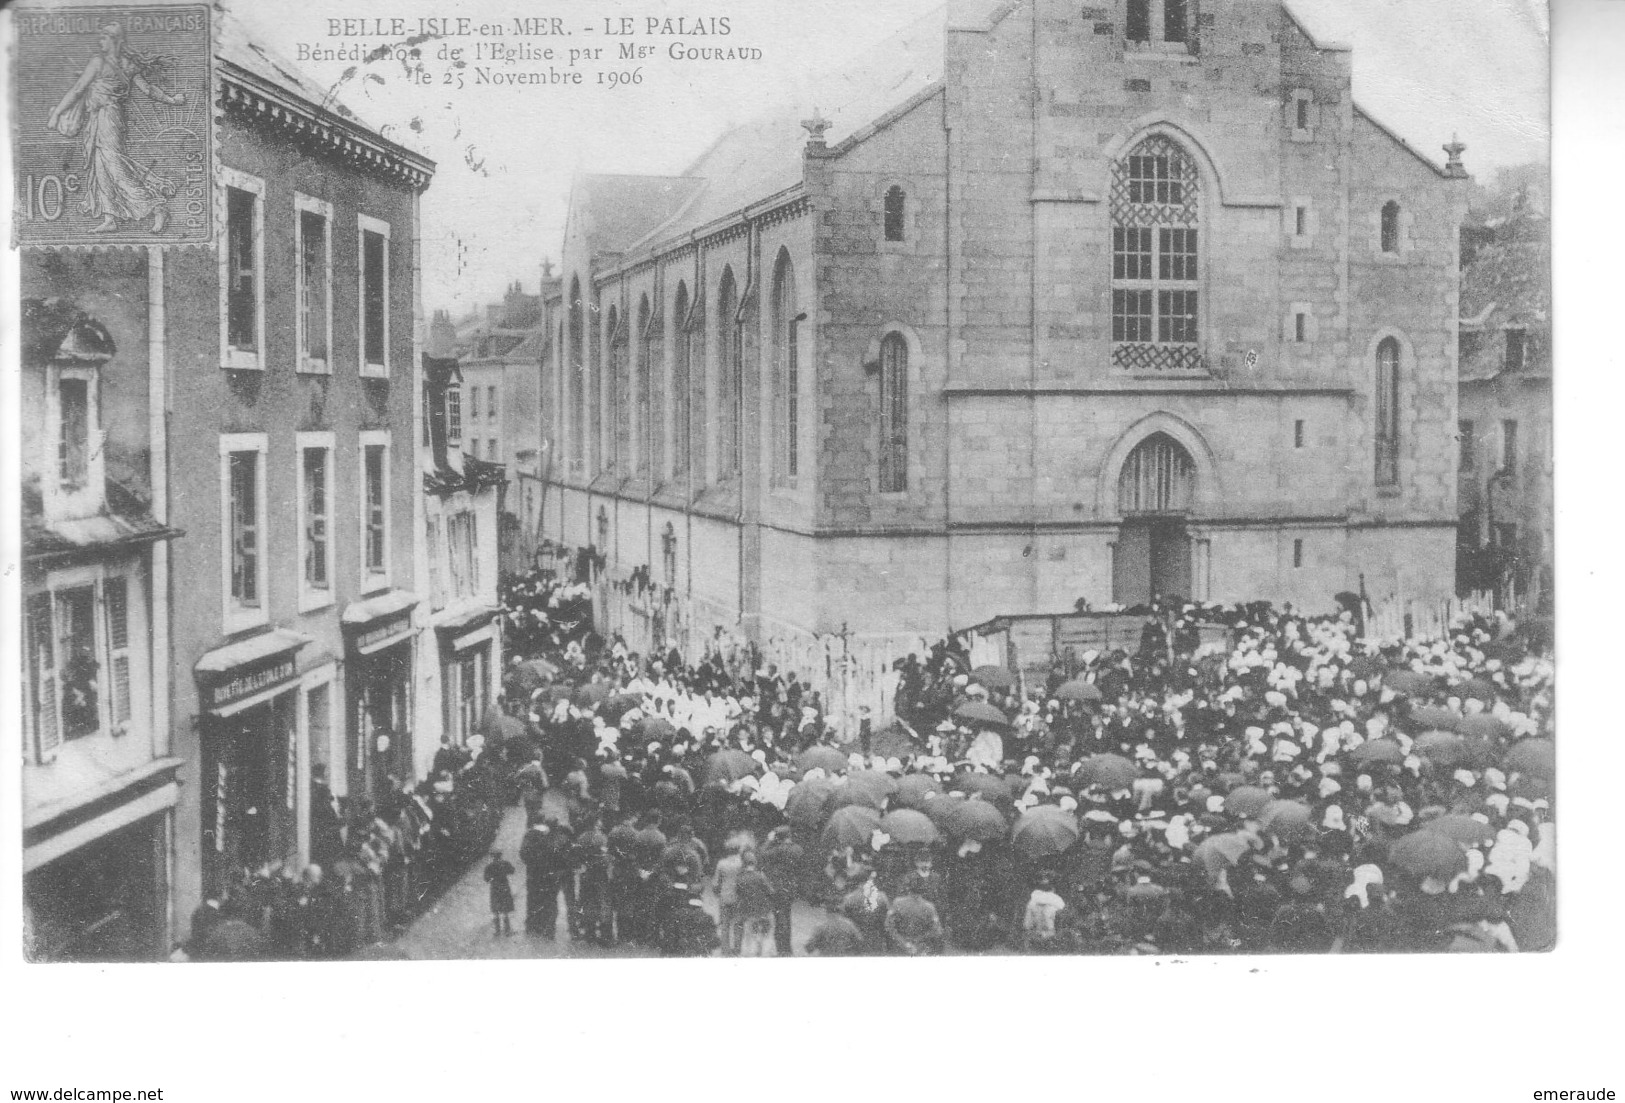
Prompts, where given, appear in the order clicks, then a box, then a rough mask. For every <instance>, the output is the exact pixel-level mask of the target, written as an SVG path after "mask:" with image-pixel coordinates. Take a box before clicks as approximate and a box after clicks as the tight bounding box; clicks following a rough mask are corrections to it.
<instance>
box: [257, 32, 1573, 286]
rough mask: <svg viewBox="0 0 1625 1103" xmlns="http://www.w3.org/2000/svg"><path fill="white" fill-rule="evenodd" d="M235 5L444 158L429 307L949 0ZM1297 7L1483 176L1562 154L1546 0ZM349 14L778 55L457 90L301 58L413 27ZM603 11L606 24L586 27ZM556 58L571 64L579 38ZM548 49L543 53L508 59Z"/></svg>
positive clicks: (539, 253) (1367, 84) (428, 214)
mask: <svg viewBox="0 0 1625 1103" xmlns="http://www.w3.org/2000/svg"><path fill="white" fill-rule="evenodd" d="M227 3H228V5H229V6H231V7H232V10H233V11H234V12H235V13H236V14H237V15H238V18H240V19H241V20H242V22H243V23H244V24H246V26H247V27H248V29H249V30H250V32H251V33H252V34H254V35H255V36H256V38H258V39H259V40H261V41H263V42H264V43H265V44H266V45H268V46H269V47H271V48H272V49H274V50H276V51H278V52H280V53H282V54H283V55H284V56H286V57H287V58H289V59H291V60H293V61H295V63H296V64H297V65H298V67H299V68H300V69H301V70H302V71H303V72H304V73H305V74H307V75H308V76H309V77H311V78H312V79H313V80H315V81H316V82H317V83H318V84H320V85H322V86H333V87H335V88H336V89H337V94H338V97H339V98H340V99H341V100H343V101H344V102H345V103H346V104H348V105H349V106H350V107H351V108H352V109H353V110H354V111H355V112H356V113H357V114H358V115H360V116H361V117H362V118H364V119H366V120H368V121H370V122H372V123H373V124H374V125H376V126H378V127H379V128H380V129H382V130H383V132H384V133H385V135H386V136H388V137H391V138H393V139H395V140H397V141H400V142H402V143H403V144H406V145H409V146H411V147H413V148H416V149H419V150H421V151H422V152H424V153H425V154H427V155H428V156H430V157H432V158H433V159H434V160H435V161H436V162H437V163H438V166H439V167H438V171H437V173H436V175H435V179H434V182H433V184H432V185H431V187H430V188H429V190H428V192H427V193H426V194H425V196H424V200H423V232H424V266H425V267H424V305H425V308H426V309H429V310H433V309H436V308H448V309H451V310H452V311H453V313H454V314H461V313H464V312H466V311H468V310H471V309H475V308H478V307H479V306H480V305H482V304H483V303H485V302H489V301H495V300H497V299H499V298H500V297H501V294H502V291H503V289H504V288H505V287H507V286H508V285H509V284H510V283H512V282H513V281H514V280H516V279H517V280H519V281H520V282H521V283H522V285H523V286H524V287H525V289H526V290H531V291H534V290H535V288H536V285H537V281H538V278H539V274H540V265H541V263H542V260H543V259H544V258H549V257H550V258H554V259H556V258H557V256H558V253H559V243H560V239H561V237H562V234H563V227H564V220H565V214H566V210H567V207H568V201H569V192H570V181H571V179H572V178H573V176H574V175H575V174H576V173H577V172H621V173H679V172H681V171H682V170H683V169H684V168H685V167H686V166H687V165H688V164H689V163H690V162H692V161H693V159H694V158H695V157H697V156H698V155H699V154H700V153H702V152H703V151H704V150H705V148H706V147H707V146H708V145H709V144H710V143H711V142H712V141H713V140H714V139H715V138H716V136H717V134H718V133H720V132H721V131H722V130H723V129H725V128H726V127H727V126H728V125H729V124H730V123H731V122H737V121H742V120H744V119H747V118H750V117H751V116H753V115H755V114H756V113H758V112H759V111H760V110H761V108H762V106H763V104H764V102H766V101H768V100H772V99H782V98H784V97H785V96H787V95H794V92H793V91H792V90H793V89H794V88H795V87H796V86H797V85H798V84H799V83H801V82H802V81H804V80H805V79H806V78H807V77H809V76H810V75H812V74H816V73H819V72H822V71H827V70H830V69H833V68H836V67H838V66H840V65H842V64H844V63H846V62H847V61H848V60H849V59H850V57H851V56H852V55H853V54H855V53H857V52H859V51H860V50H862V49H864V48H866V47H868V46H870V45H873V44H874V43H876V42H879V41H880V40H882V39H885V38H887V37H888V36H890V35H891V34H893V33H895V32H896V31H897V30H899V29H901V28H903V27H905V26H907V25H908V24H909V23H911V22H913V21H915V20H916V19H918V18H919V17H920V16H922V15H924V14H926V13H928V12H930V11H931V10H933V9H934V8H936V7H937V6H938V0H820V2H819V3H817V4H787V3H784V2H783V0H707V3H706V4H705V5H704V7H703V8H696V7H695V6H692V4H691V3H690V2H687V0H684V2H672V0H649V2H647V3H642V4H638V5H636V6H630V5H625V4H620V3H613V2H611V3H604V4H597V3H591V4H588V3H582V2H581V0H568V2H564V0H554V2H551V3H549V2H547V0H543V2H540V3H537V2H529V3H518V2H516V0H436V2H434V3H432V4H430V3H414V2H413V0H348V2H347V3H345V4H343V5H331V6H330V5H318V4H313V3H289V4H286V5H281V4H279V5H275V6H273V5H268V4H260V5H250V4H247V3H245V2H243V0H227ZM1292 7H1293V10H1294V11H1296V12H1297V13H1298V14H1299V16H1300V17H1301V18H1302V19H1303V20H1304V22H1305V23H1306V24H1307V25H1308V26H1309V28H1310V29H1311V30H1312V31H1313V32H1314V33H1315V34H1316V35H1318V36H1319V37H1320V38H1321V39H1322V40H1331V41H1341V42H1346V43H1348V44H1350V45H1352V46H1353V47H1354V51H1355V52H1354V91H1355V97H1356V99H1357V100H1358V101H1359V102H1360V103H1361V104H1362V106H1364V107H1365V108H1367V109H1368V110H1369V111H1370V112H1371V113H1372V114H1373V115H1374V116H1375V117H1376V118H1378V119H1379V120H1381V121H1382V122H1384V123H1385V124H1387V125H1389V126H1390V127H1392V128H1393V129H1394V130H1396V131H1397V132H1398V133H1399V134H1401V135H1402V136H1403V137H1405V138H1406V139H1407V140H1409V141H1410V142H1411V143H1412V144H1413V145H1415V146H1417V147H1418V148H1420V149H1422V150H1423V151H1424V152H1426V153H1428V154H1430V155H1432V156H1434V157H1435V158H1437V159H1441V160H1442V155H1441V154H1440V153H1439V147H1440V146H1441V145H1443V144H1444V143H1445V142H1446V141H1448V140H1450V138H1451V136H1452V135H1453V134H1454V135H1459V136H1460V138H1461V140H1462V141H1463V142H1465V143H1466V144H1467V153H1466V155H1465V160H1466V162H1467V165H1468V168H1469V170H1470V171H1471V172H1473V173H1474V175H1476V176H1478V177H1479V178H1480V179H1481V180H1483V181H1485V182H1489V180H1490V179H1491V177H1492V176H1493V172H1494V170H1495V169H1496V168H1498V167H1504V166H1509V165H1515V164H1522V163H1526V162H1528V161H1532V160H1545V159H1546V157H1547V144H1548V140H1549V124H1548V113H1547V101H1548V93H1547V82H1548V65H1547V43H1546V34H1547V13H1546V8H1545V6H1544V5H1543V4H1542V3H1540V2H1539V0H1292ZM340 16H342V17H345V18H351V19H375V18H378V17H383V18H398V19H404V20H406V21H407V27H408V29H409V33H410V31H411V30H413V29H415V28H416V23H417V20H418V19H419V18H420V17H425V18H458V17H462V18H467V19H470V20H472V21H473V22H474V23H475V24H476V25H477V24H478V23H480V22H491V21H495V22H500V23H503V24H509V23H511V21H512V19H513V18H514V17H515V16H532V17H539V18H542V19H554V18H557V19H559V20H560V21H561V25H562V26H564V27H565V28H567V29H570V30H573V31H574V33H573V34H571V35H569V36H568V37H562V38H561V37H529V38H525V39H519V38H515V37H513V36H512V35H509V36H508V37H506V38H505V39H503V40H502V41H503V43H504V45H508V46H513V45H516V44H521V43H523V44H524V45H527V46H530V47H532V48H544V47H546V46H549V45H552V46H554V47H555V48H556V49H559V50H561V51H562V50H567V49H571V48H593V47H595V46H596V47H598V48H603V49H605V50H606V52H613V48H614V46H615V43H616V40H614V39H607V38H605V36H604V34H603V33H602V32H603V29H604V20H606V19H609V20H614V21H615V23H614V25H615V26H619V20H620V19H621V18H622V17H629V18H631V19H633V20H634V21H635V22H634V25H635V26H637V27H639V28H640V29H641V28H643V27H644V26H645V20H647V19H649V18H654V19H657V20H665V19H668V18H678V17H681V18H685V19H687V20H689V22H690V24H692V23H693V22H694V20H695V19H696V18H699V17H704V18H707V19H716V18H726V19H727V20H728V21H729V28H730V31H731V33H730V34H728V35H726V36H720V35H711V36H705V37H699V36H693V35H691V34H685V35H684V36H683V37H681V39H680V41H682V42H684V43H687V44H689V45H693V46H715V45H723V46H734V47H750V48H756V49H759V50H761V54H762V56H761V60H760V61H756V62H749V63H741V62H727V61H722V62H716V61H712V62H683V63H679V62H673V61H671V60H670V59H668V58H665V57H664V56H663V54H664V51H665V50H666V49H667V48H668V47H669V45H670V43H671V42H672V41H674V39H673V38H670V37H654V38H651V37H646V36H635V37H633V38H631V39H629V40H622V41H632V42H634V43H636V44H654V45H655V46H656V49H657V50H658V51H660V54H659V55H657V57H656V58H655V59H653V60H650V61H646V62H645V63H644V64H643V67H642V73H641V82H640V83H638V84H632V85H621V86H612V85H609V84H602V85H600V84H597V83H596V78H597V76H598V71H600V70H602V71H604V72H606V73H608V72H609V71H612V70H630V69H632V68H634V67H635V65H634V64H633V63H626V64H620V63H613V64H612V63H609V62H602V61H600V62H592V63H588V62H580V63H578V64H577V66H575V68H576V69H579V70H580V71H581V72H582V74H583V76H584V78H585V79H586V81H587V83H586V84H583V85H569V86H508V87H497V86H491V85H482V86H479V87H473V86H471V85H470V84H469V83H468V82H469V81H471V80H472V70H473V69H474V68H475V66H474V65H473V64H466V65H465V66H464V68H463V69H462V70H461V71H460V75H462V76H463V77H464V80H465V85H464V87H463V88H462V89H460V90H459V89H456V88H455V87H448V86H446V85H445V84H444V83H442V82H443V81H444V79H445V77H446V74H448V73H451V74H452V75H453V76H454V77H455V76H456V75H459V71H458V70H456V69H454V67H453V65H452V63H451V62H450V61H449V60H442V59H440V58H438V57H436V56H434V54H435V53H436V52H437V50H438V47H439V46H440V45H441V44H442V43H443V42H446V41H448V40H444V39H441V40H430V41H427V42H425V43H423V44H422V45H421V46H420V49H423V50H424V51H425V56H424V58H423V60H422V64H423V67H424V70H425V71H426V72H427V73H428V74H429V76H430V77H431V79H432V81H433V83H431V84H428V85H423V84H420V83H417V82H415V81H413V80H411V79H409V75H408V72H407V67H406V66H405V65H403V64H402V62H400V61H398V60H390V59H381V60H376V61H372V62H363V63H358V62H356V61H353V60H317V59H312V60H300V58H299V49H300V46H301V44H305V45H307V46H318V47H331V46H334V45H339V44H343V43H347V42H351V41H364V42H365V43H367V44H368V45H369V46H373V45H378V44H380V43H384V42H389V41H396V40H395V39H393V38H391V37H387V36H386V37H378V36H376V35H374V36H372V37H369V38H366V39H356V38H353V37H346V36H345V35H343V34H341V35H340V36H338V37H332V36H330V34H329V32H330V30H333V29H334V28H331V27H330V26H329V21H330V20H331V19H333V18H336V17H340ZM588 25H592V26H594V27H595V32H594V33H592V34H588V33H587V32H586V30H585V28H586V26H588ZM711 26H714V25H711ZM367 29H373V28H370V27H369V28H367ZM385 29H388V28H385ZM674 29H676V28H674ZM682 29H683V30H685V31H688V30H691V29H692V28H691V27H688V28H682ZM458 41H461V42H463V43H467V44H470V45H471V44H472V43H474V42H476V41H480V39H479V38H478V36H472V37H468V38H464V39H460V40H458ZM464 60H465V62H472V58H470V57H468V56H466V55H465V59H464ZM553 64H554V67H556V68H558V69H560V70H561V71H569V69H570V68H571V67H570V65H569V64H568V61H567V59H566V58H565V57H564V56H563V55H562V54H561V56H560V57H559V59H558V60H557V61H556V62H555V63H553ZM546 67H547V63H542V62H526V63H525V64H524V65H523V66H520V67H510V71H512V70H513V69H517V68H546ZM495 68H498V69H500V68H503V67H501V66H496V67H495ZM808 106H811V105H808Z"/></svg>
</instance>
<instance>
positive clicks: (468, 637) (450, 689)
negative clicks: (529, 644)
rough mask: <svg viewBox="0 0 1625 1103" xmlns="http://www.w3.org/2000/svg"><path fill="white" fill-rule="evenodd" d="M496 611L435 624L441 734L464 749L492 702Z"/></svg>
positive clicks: (496, 648)
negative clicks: (438, 649) (437, 649)
mask: <svg viewBox="0 0 1625 1103" xmlns="http://www.w3.org/2000/svg"><path fill="white" fill-rule="evenodd" d="M498 625H499V621H498V618H497V610H496V609H493V608H489V607H480V608H478V609H474V610H471V611H465V612H461V613H459V614H457V615H455V616H453V617H450V618H447V619H445V620H443V621H441V622H439V623H437V624H436V625H435V631H436V633H437V634H438V635H439V637H440V686H441V694H440V699H441V707H442V709H443V710H444V711H443V716H442V718H441V719H442V723H443V724H444V728H443V730H444V732H445V734H446V735H447V736H449V737H450V738H451V741H452V743H453V744H454V745H456V746H458V747H462V746H466V745H467V743H468V741H469V739H470V738H471V737H472V736H473V735H474V734H475V733H476V732H478V730H479V726H480V720H481V718H482V717H484V715H485V710H486V709H487V708H488V707H489V706H490V705H491V703H492V701H493V700H494V693H495V687H496V684H497V679H498V677H499V674H500V664H501V661H502V656H501V637H500V634H499V632H498Z"/></svg>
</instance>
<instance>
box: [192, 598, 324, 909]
mask: <svg viewBox="0 0 1625 1103" xmlns="http://www.w3.org/2000/svg"><path fill="white" fill-rule="evenodd" d="M308 642H309V640H308V639H307V638H306V637H304V636H301V635H298V634H296V633H293V632H288V631H285V630H274V631H271V632H267V633H264V634H262V635H259V636H255V637H253V638H251V639H248V640H245V641H242V642H240V643H235V644H230V645H227V646H225V647H221V648H218V649H216V650H214V651H211V652H209V653H208V654H206V655H204V656H203V658H202V659H200V660H199V661H198V664H197V667H196V668H195V673H196V676H197V680H198V693H199V700H200V703H201V705H202V708H201V723H202V725H203V738H202V747H203V756H202V758H203V761H202V764H201V770H200V773H199V784H201V785H202V786H203V787H204V789H203V849H204V882H205V889H206V891H207V892H208V893H210V894H214V893H219V892H222V891H223V890H225V888H226V887H227V886H228V885H231V884H233V883H234V882H236V881H237V880H238V879H239V878H241V877H243V876H244V875H245V874H252V873H255V872H257V871H259V870H261V869H265V868H267V867H269V868H271V869H275V868H278V867H283V868H288V869H293V870H297V869H298V868H299V865H300V861H301V857H302V855H301V850H302V849H303V848H302V846H301V842H302V836H303V835H304V831H303V830H302V828H303V826H304V821H305V817H306V815H307V813H306V809H305V808H304V807H303V804H302V800H301V797H302V796H306V799H308V795H306V791H305V787H304V785H303V783H302V777H303V775H304V770H305V769H306V766H305V763H304V757H305V754H304V750H303V748H302V747H301V744H300V739H299V731H300V724H299V715H298V714H299V709H298V703H299V694H298V692H297V690H298V689H299V687H300V670H299V663H298V659H297V653H298V651H299V649H300V648H301V647H303V646H304V645H305V644H306V643H308Z"/></svg>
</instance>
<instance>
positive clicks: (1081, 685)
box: [1053, 678, 1105, 704]
mask: <svg viewBox="0 0 1625 1103" xmlns="http://www.w3.org/2000/svg"><path fill="white" fill-rule="evenodd" d="M1053 696H1054V698H1055V699H1056V700H1057V701H1077V702H1080V703H1082V704H1090V703H1092V702H1097V701H1103V700H1105V694H1103V693H1101V692H1100V687H1099V686H1097V685H1095V684H1094V683H1093V682H1086V681H1084V680H1083V679H1082V678H1073V679H1072V680H1071V681H1069V682H1062V683H1061V684H1060V685H1058V686H1056V687H1055V693H1054V694H1053Z"/></svg>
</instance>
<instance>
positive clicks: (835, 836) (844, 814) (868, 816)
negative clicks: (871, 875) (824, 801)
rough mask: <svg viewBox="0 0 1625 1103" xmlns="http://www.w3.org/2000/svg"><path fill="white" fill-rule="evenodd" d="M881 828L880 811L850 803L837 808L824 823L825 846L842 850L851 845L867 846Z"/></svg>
mask: <svg viewBox="0 0 1625 1103" xmlns="http://www.w3.org/2000/svg"><path fill="white" fill-rule="evenodd" d="M879 828H880V813H879V812H877V811H875V810H874V809H873V808H864V807H861V806H859V805H848V806H846V807H845V808H837V809H836V810H835V812H834V814H833V815H831V816H830V818H829V822H828V823H826V824H825V825H824V833H823V836H822V838H823V841H824V846H826V847H828V848H829V849H830V850H841V849H844V848H846V847H849V846H867V845H868V844H869V840H870V837H871V836H872V835H874V833H875V832H876V831H877V830H879Z"/></svg>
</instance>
